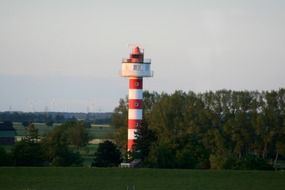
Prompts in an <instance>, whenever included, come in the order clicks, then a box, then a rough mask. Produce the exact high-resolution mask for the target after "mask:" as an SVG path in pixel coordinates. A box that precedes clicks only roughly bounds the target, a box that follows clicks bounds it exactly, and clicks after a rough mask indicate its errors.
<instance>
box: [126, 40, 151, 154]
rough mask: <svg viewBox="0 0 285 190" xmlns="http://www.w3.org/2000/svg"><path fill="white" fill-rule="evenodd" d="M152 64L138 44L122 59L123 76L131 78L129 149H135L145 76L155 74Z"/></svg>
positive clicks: (139, 124) (141, 110)
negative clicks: (145, 57) (128, 55)
mask: <svg viewBox="0 0 285 190" xmlns="http://www.w3.org/2000/svg"><path fill="white" fill-rule="evenodd" d="M150 64H151V60H150V59H144V52H143V51H142V50H141V49H140V48H139V47H138V46H136V47H135V48H133V49H132V52H131V54H130V57H129V58H127V59H123V61H122V70H121V76H123V77H128V78H129V110H128V151H132V150H133V145H134V141H135V139H136V134H135V133H136V131H137V129H138V128H139V127H141V124H142V117H143V77H152V76H153V72H152V71H151V69H150Z"/></svg>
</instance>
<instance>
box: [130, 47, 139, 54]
mask: <svg viewBox="0 0 285 190" xmlns="http://www.w3.org/2000/svg"><path fill="white" fill-rule="evenodd" d="M132 54H141V50H140V48H139V47H138V46H136V47H134V48H133V50H132Z"/></svg>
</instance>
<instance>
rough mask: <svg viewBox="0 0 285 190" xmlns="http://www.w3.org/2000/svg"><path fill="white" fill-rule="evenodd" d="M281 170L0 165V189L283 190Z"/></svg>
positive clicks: (284, 173)
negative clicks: (22, 166)
mask: <svg viewBox="0 0 285 190" xmlns="http://www.w3.org/2000/svg"><path fill="white" fill-rule="evenodd" d="M284 187H285V172H282V171H270V172H269V171H214V170H174V169H172V170H170V169H124V168H87V167H85V168H84V167H79V168H72V167H67V168H35V167H34V168H33V167H29V168H0V189H1V190H2V189H3V190H63V189H66V190H75V189H77V190H92V189H94V190H95V189H96V190H97V189H98V190H134V189H135V190H172V189H173V190H184V189H185V190H186V189H187V190H189V189H193V190H254V189H258V190H279V189H280V190H284Z"/></svg>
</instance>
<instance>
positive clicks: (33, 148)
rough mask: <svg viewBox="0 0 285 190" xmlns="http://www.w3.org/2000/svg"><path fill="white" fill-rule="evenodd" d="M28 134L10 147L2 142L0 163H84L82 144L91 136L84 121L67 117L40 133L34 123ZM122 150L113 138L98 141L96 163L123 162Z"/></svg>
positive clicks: (116, 164) (31, 164)
mask: <svg viewBox="0 0 285 190" xmlns="http://www.w3.org/2000/svg"><path fill="white" fill-rule="evenodd" d="M26 130H27V135H26V136H25V137H24V138H23V139H22V140H20V141H18V142H16V144H15V145H14V146H13V147H12V148H11V149H10V151H6V149H5V148H4V146H3V147H1V146H0V166H83V162H84V159H83V157H82V155H81V154H80V148H83V147H86V145H87V144H88V141H89V139H90V136H89V135H88V132H87V130H86V122H84V121H76V120H71V121H66V122H65V123H63V124H61V125H59V126H55V127H54V128H53V129H52V130H51V132H49V133H48V134H46V135H44V136H42V137H40V136H39V133H38V129H37V128H36V127H35V125H34V124H33V123H30V124H29V125H28V126H27V127H26ZM121 161H122V160H121V152H120V150H119V149H118V148H117V146H116V144H114V143H113V142H111V141H104V142H102V143H99V145H98V149H97V151H96V152H95V153H94V159H93V162H92V164H91V166H93V167H114V166H118V165H119V164H120V163H121Z"/></svg>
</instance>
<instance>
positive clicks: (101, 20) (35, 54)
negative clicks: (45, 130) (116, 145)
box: [0, 0, 285, 112]
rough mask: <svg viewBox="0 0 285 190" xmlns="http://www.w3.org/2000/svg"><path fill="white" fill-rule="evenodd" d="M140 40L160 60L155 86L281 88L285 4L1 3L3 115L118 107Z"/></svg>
mask: <svg viewBox="0 0 285 190" xmlns="http://www.w3.org/2000/svg"><path fill="white" fill-rule="evenodd" d="M130 44H138V45H140V46H141V47H143V48H144V51H145V57H147V58H151V59H152V70H154V77H153V78H147V79H144V89H145V90H149V91H157V92H167V93H172V92H174V91H175V90H183V91H186V92H187V91H194V92H205V91H209V90H213V91H215V90H219V89H232V90H277V89H279V88H282V87H284V85H285V74H284V71H285V1H284V0H236V1H233V0H216V1H213V0H172V1H169V0H140V1H137V0H121V1H118V0H101V1H99V0H49V1H43V0H25V1H23V0H0V111H26V112H30V111H31V112H33V111H64V112H109V111H113V109H114V108H115V107H116V106H117V105H118V102H119V99H120V98H124V97H125V96H126V95H127V93H128V81H127V79H126V78H122V77H120V76H119V71H120V68H121V59H122V58H126V57H128V55H129V53H130Z"/></svg>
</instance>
